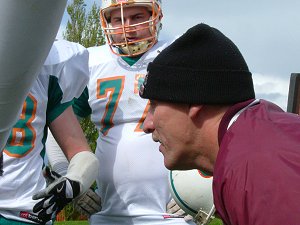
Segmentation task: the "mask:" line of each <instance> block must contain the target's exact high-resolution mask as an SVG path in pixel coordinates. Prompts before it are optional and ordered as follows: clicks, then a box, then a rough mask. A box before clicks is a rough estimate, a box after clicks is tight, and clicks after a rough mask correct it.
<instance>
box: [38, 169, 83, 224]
mask: <svg viewBox="0 0 300 225" xmlns="http://www.w3.org/2000/svg"><path fill="white" fill-rule="evenodd" d="M52 174H53V173H52ZM50 179H51V178H50ZM79 193H80V184H79V182H77V181H73V180H70V179H68V178H67V177H60V178H58V179H56V180H54V181H53V183H51V184H50V185H49V186H48V187H47V188H45V189H44V190H42V191H40V192H38V193H36V194H35V195H34V196H33V197H32V199H33V200H38V199H41V200H40V201H39V202H38V203H37V204H35V206H34V207H33V212H34V213H37V215H38V218H39V219H40V220H42V221H43V222H44V223H46V222H47V221H49V220H51V219H53V218H54V217H55V215H56V214H57V213H58V212H59V211H60V210H62V209H63V208H64V207H65V206H66V205H67V204H68V203H69V202H71V201H72V200H73V199H74V198H76V197H77V196H78V195H79Z"/></svg>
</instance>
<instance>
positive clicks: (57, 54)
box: [42, 40, 89, 103]
mask: <svg viewBox="0 0 300 225" xmlns="http://www.w3.org/2000/svg"><path fill="white" fill-rule="evenodd" d="M88 60H89V53H88V51H87V49H86V48H84V47H83V46H81V45H80V44H77V43H73V42H69V41H65V40H59V41H55V42H54V44H53V46H52V48H51V51H50V53H49V55H48V58H47V59H46V61H45V64H44V66H43V70H42V73H45V74H50V75H52V76H54V77H56V78H57V82H58V85H59V86H60V88H61V91H62V99H61V102H62V103H65V102H69V101H72V100H73V98H78V97H79V96H80V94H81V93H82V92H83V90H84V88H85V87H86V85H87V82H88V80H89V68H88Z"/></svg>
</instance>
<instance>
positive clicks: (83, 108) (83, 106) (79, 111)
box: [73, 87, 92, 118]
mask: <svg viewBox="0 0 300 225" xmlns="http://www.w3.org/2000/svg"><path fill="white" fill-rule="evenodd" d="M88 99H89V92H88V89H87V87H86V88H85V89H84V91H83V93H82V94H81V95H80V97H79V98H76V99H75V100H74V102H73V110H74V113H75V114H76V115H77V116H79V117H82V118H83V117H87V116H89V115H90V114H91V113H92V109H91V107H90V105H89V103H88Z"/></svg>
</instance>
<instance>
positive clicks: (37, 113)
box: [0, 41, 99, 225]
mask: <svg viewBox="0 0 300 225" xmlns="http://www.w3.org/2000/svg"><path fill="white" fill-rule="evenodd" d="M87 81H88V52H87V50H86V49H85V48H84V47H82V46H81V45H79V44H76V43H72V42H67V41H55V42H54V44H53V46H52V48H51V51H50V53H49V55H48V58H47V59H46V61H45V63H44V65H43V67H42V69H41V71H40V73H39V75H38V78H37V79H36V81H35V82H34V84H33V86H32V87H31V89H30V92H29V94H28V95H27V98H26V100H25V102H24V104H23V108H22V112H21V115H20V117H19V120H18V121H17V123H16V124H15V125H14V127H13V129H12V131H11V134H10V137H9V139H8V141H7V144H6V146H5V148H4V154H3V163H4V168H5V170H4V174H3V176H2V177H0V224H1V225H6V224H9V225H15V224H18V225H19V224H32V223H34V224H44V223H45V222H47V221H49V220H51V219H52V218H53V217H54V216H55V214H56V212H57V211H59V210H61V209H62V208H63V207H64V206H65V205H66V204H67V203H68V202H70V201H71V200H72V199H73V198H75V197H77V196H80V195H81V194H83V193H84V192H86V191H87V190H88V188H89V187H90V185H91V184H92V183H93V181H94V180H95V178H96V176H97V175H98V171H99V162H98V160H97V158H96V157H95V155H94V154H93V153H92V152H91V151H90V148H89V146H88V144H87V142H86V140H85V137H84V134H83V132H82V130H81V127H80V125H79V123H78V121H77V118H76V116H75V115H74V113H73V110H72V106H71V105H72V102H73V99H74V97H78V96H79V95H80V93H82V91H83V89H84V87H85V86H86V84H87ZM47 127H49V128H50V130H51V131H52V133H53V135H54V137H55V138H56V140H57V141H58V143H59V144H60V146H61V148H62V149H63V151H64V154H65V155H66V157H67V158H68V160H70V164H69V167H68V171H67V174H66V175H65V176H63V177H61V178H60V179H58V180H56V181H55V182H54V183H52V184H51V185H49V186H48V187H47V188H46V181H45V179H44V177H43V172H42V168H43V166H44V165H43V164H44V161H43V157H44V154H45V141H46V136H47ZM86 174H89V176H86ZM48 223H49V224H51V221H49V222H48Z"/></svg>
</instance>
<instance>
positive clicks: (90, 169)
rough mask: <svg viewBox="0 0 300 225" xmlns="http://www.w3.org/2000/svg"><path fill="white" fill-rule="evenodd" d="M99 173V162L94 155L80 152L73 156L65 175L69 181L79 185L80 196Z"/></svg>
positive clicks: (88, 152)
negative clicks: (76, 182)
mask: <svg viewBox="0 0 300 225" xmlns="http://www.w3.org/2000/svg"><path fill="white" fill-rule="evenodd" d="M98 172H99V161H98V159H97V157H96V156H95V154H94V153H92V152H90V151H82V152H79V153H77V154H76V155H74V156H73V158H72V159H71V161H70V164H69V167H68V172H67V174H66V175H65V177H67V178H68V179H70V180H74V181H78V182H79V183H80V195H81V194H83V193H85V192H86V191H87V190H88V189H89V188H90V186H91V185H92V184H93V182H94V181H95V179H96V177H97V176H98Z"/></svg>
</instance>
